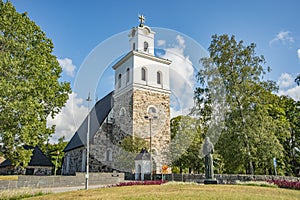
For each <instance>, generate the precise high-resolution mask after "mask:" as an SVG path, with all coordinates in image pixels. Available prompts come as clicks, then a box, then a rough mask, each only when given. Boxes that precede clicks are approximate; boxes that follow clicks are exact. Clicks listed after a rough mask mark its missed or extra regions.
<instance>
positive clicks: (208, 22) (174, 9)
mask: <svg viewBox="0 0 300 200" xmlns="http://www.w3.org/2000/svg"><path fill="white" fill-rule="evenodd" d="M12 3H13V4H14V5H15V7H16V9H17V11H18V12H21V13H22V12H28V16H29V17H30V18H31V19H32V20H33V21H35V22H36V24H37V25H39V26H40V27H41V28H42V30H43V31H44V32H45V33H46V35H47V37H49V38H51V39H52V41H53V43H54V47H55V48H54V54H55V55H56V56H57V57H58V59H60V63H61V65H62V66H64V73H63V76H62V80H64V81H70V82H71V84H72V87H73V89H74V94H73V98H75V100H74V101H73V107H72V108H70V109H73V110H76V112H80V111H81V112H84V109H85V108H86V105H85V102H84V99H85V98H86V96H87V93H88V92H86V93H85V92H83V91H81V90H80V89H79V88H78V90H77V88H76V87H75V85H76V80H78V76H79V73H80V70H81V68H82V66H83V64H84V60H85V59H86V58H87V56H88V55H90V54H91V52H92V50H93V49H94V50H95V48H96V47H97V45H98V47H99V44H100V46H101V43H102V46H101V48H102V49H101V51H100V52H102V53H103V56H104V55H105V49H103V48H104V47H103V41H107V40H109V39H110V38H112V37H114V36H115V35H116V34H119V33H122V32H123V34H126V33H127V32H124V31H128V30H130V29H131V28H132V27H134V26H137V25H138V19H137V16H138V14H143V15H145V16H146V25H148V26H150V27H160V28H166V29H170V30H174V31H177V32H179V33H182V34H185V37H184V38H183V40H184V41H185V42H186V43H185V44H186V45H185V44H184V45H183V46H181V47H182V49H181V50H182V51H180V52H181V53H182V54H183V55H184V56H185V57H186V58H190V59H192V57H191V56H190V55H189V53H188V50H189V47H190V46H189V45H188V44H187V37H188V38H189V39H190V40H193V41H194V42H196V43H198V44H199V45H201V46H202V47H203V48H204V49H207V48H208V46H209V44H210V41H211V36H212V35H213V34H229V35H232V34H233V35H235V36H236V39H237V40H243V41H244V42H245V44H250V43H252V42H254V43H256V45H257V49H256V53H257V54H259V55H264V56H265V59H266V66H270V67H271V69H272V72H271V73H270V74H269V75H268V76H267V78H269V79H272V80H274V81H277V82H278V84H279V85H280V94H287V95H290V96H292V97H293V98H295V99H297V100H300V90H299V88H298V87H297V86H296V85H295V84H294V83H293V79H294V78H295V76H296V75H297V74H298V73H300V50H299V49H300V26H299V19H300V12H299V8H300V1H298V0H261V1H259V0H251V1H238V0H227V1H225V0H224V1H221V0H213V1H208V0H207V1H204V0H186V1H179V0H165V1H162V0H160V1H159V0H152V1H140V0H127V1H126V0H122V1H121V0H111V1H97V0H87V1H76V0H60V1H59V0H51V1H46V0H39V1H36V0H35V1H34V0H26V1H25V0H12ZM182 34H181V35H182ZM178 35H180V34H178ZM173 39H174V41H175V42H176V41H177V42H178V45H177V47H178V46H180V41H181V40H180V39H181V38H177V39H176V38H173ZM174 41H173V44H175V43H174ZM126 42H127V41H126ZM173 47H174V46H173ZM114 48H119V47H118V44H117V43H114ZM122 48H124V47H123V46H122ZM165 48H166V47H165ZM168 48H171V47H170V46H169V47H168ZM298 50H299V51H298ZM100 56H101V55H100ZM100 65H101V64H100ZM87 70H91V69H87ZM105 78H107V80H111V81H112V80H113V79H112V78H111V77H110V76H109V75H108V76H107V77H104V78H103V79H102V81H100V82H101V84H98V85H97V88H98V89H97V91H96V93H95V94H94V96H98V97H99V98H101V97H102V96H103V95H105V93H106V92H107V91H108V90H110V88H112V86H111V84H109V83H108V82H107V80H106V79H105ZM87 82H88V80H87ZM112 84H113V82H112ZM86 85H87V87H88V84H86ZM107 85H109V86H107ZM99 88H100V89H99ZM101 88H102V89H101ZM103 88H104V89H103ZM105 88H107V89H105ZM85 89H86V88H85ZM76 90H77V91H76ZM87 90H88V89H87ZM74 102H75V103H74ZM74 105H75V106H76V108H74ZM64 112H65V113H68V111H67V109H66V110H65V111H64ZM73 115H74V118H76V119H77V118H79V119H82V116H77V115H76V114H73ZM59 120H60V121H62V120H63V116H61V118H60V119H57V120H56V123H59ZM75 121H76V120H75ZM76 126H77V124H76V123H75V127H76ZM58 127H59V126H58ZM61 129H63V128H61ZM61 134H62V133H61ZM61 134H59V135H61Z"/></svg>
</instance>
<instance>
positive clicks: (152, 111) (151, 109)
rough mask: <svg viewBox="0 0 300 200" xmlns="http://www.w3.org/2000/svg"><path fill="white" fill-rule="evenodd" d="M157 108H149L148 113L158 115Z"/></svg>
mask: <svg viewBox="0 0 300 200" xmlns="http://www.w3.org/2000/svg"><path fill="white" fill-rule="evenodd" d="M156 112H157V111H156V108H155V107H154V106H150V107H149V108H148V113H149V114H156Z"/></svg>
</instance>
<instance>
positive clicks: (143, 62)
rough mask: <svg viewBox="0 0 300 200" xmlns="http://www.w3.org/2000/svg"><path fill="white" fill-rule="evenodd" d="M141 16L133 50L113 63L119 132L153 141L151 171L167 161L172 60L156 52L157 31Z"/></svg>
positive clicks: (133, 34) (131, 38) (132, 34)
mask: <svg viewBox="0 0 300 200" xmlns="http://www.w3.org/2000/svg"><path fill="white" fill-rule="evenodd" d="M144 20H145V18H144V16H139V21H140V23H139V26H137V27H133V28H132V29H131V31H130V33H129V35H128V36H129V44H130V51H129V52H128V53H127V54H126V55H125V56H124V57H122V58H121V59H120V60H119V61H118V62H116V63H115V64H114V65H113V69H114V70H115V91H114V108H113V109H114V119H115V122H116V124H115V127H116V129H115V133H114V134H116V135H131V136H133V137H138V138H143V139H145V140H146V141H148V142H149V143H150V144H151V145H150V146H149V147H145V148H146V149H147V150H148V152H149V153H150V154H151V158H152V160H153V163H151V168H152V170H151V171H155V172H156V173H160V172H161V167H162V165H166V164H168V158H167V152H166V151H167V150H168V147H169V143H170V140H171V137H170V93H171V92H170V80H169V65H170V64H171V61H170V60H167V59H164V58H160V57H157V56H155V52H154V49H155V48H154V47H155V46H154V35H155V32H153V31H152V30H151V28H150V27H148V26H146V25H145V24H144Z"/></svg>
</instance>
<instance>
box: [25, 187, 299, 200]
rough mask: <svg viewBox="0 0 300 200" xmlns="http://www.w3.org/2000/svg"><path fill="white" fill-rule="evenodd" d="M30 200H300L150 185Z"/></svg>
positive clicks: (287, 194) (256, 191)
mask: <svg viewBox="0 0 300 200" xmlns="http://www.w3.org/2000/svg"><path fill="white" fill-rule="evenodd" d="M30 199H45V200H46V199H47V200H49V199H54V200H58V199H105V200H107V199H109V200H110V199H153V200H154V199H209V200H212V199H214V200H215V199H219V200H224V199H225V200H226V199H228V200H229V199H230V200H235V199H239V200H240V199H241V200H244V199H249V200H255V199H266V200H268V199H269V200H277V199H280V200H283V199H287V200H292V199H295V200H296V199H297V200H299V199H300V191H299V190H289V189H280V188H270V187H258V186H242V185H193V184H183V185H151V186H124V187H112V188H100V189H91V190H88V191H85V190H79V191H73V192H65V193H56V194H48V195H43V196H38V197H33V198H30Z"/></svg>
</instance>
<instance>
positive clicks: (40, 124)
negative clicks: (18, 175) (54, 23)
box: [0, 1, 70, 167]
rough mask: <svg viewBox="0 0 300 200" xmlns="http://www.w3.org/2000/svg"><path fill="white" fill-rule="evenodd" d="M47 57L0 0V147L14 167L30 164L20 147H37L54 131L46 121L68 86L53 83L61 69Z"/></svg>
mask: <svg viewBox="0 0 300 200" xmlns="http://www.w3.org/2000/svg"><path fill="white" fill-rule="evenodd" d="M52 52H53V44H52V42H51V40H50V39H48V38H47V37H46V35H45V33H44V32H43V31H41V29H40V28H39V27H38V26H37V25H36V24H35V23H34V22H33V21H31V20H30V19H29V17H28V16H27V15H26V14H25V13H24V14H20V13H17V12H16V10H15V8H14V6H13V5H12V4H11V3H10V2H3V1H0V111H1V112H0V142H1V143H2V144H3V147H2V149H1V151H2V153H3V154H4V156H5V157H6V158H8V159H10V160H11V161H12V163H13V165H15V166H21V167H26V165H27V163H28V161H29V159H30V156H31V152H30V151H25V150H24V149H23V148H22V146H23V145H25V144H26V145H31V146H36V145H37V144H41V143H43V142H44V141H46V140H47V139H48V137H49V136H50V135H51V134H52V133H53V132H54V127H51V128H47V127H46V119H47V117H48V116H49V115H51V116H52V117H54V115H55V114H57V113H58V112H59V111H60V110H61V108H62V107H63V106H64V104H65V102H66V101H67V99H68V93H70V86H69V83H65V82H63V83H62V82H59V81H58V79H59V78H60V74H61V72H62V69H61V67H60V66H59V64H58V61H57V59H56V57H55V56H54V55H53V54H52Z"/></svg>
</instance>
